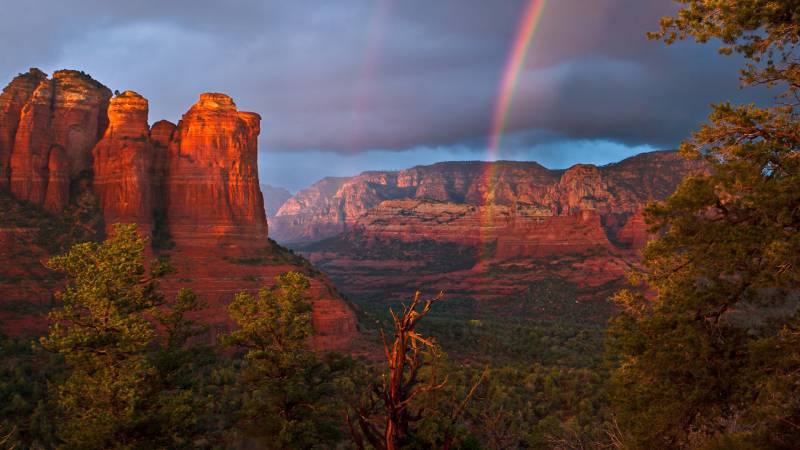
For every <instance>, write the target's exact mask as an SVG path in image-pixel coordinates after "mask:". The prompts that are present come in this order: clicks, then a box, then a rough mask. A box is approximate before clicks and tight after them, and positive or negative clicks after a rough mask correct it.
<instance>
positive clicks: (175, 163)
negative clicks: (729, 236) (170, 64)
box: [166, 94, 267, 245]
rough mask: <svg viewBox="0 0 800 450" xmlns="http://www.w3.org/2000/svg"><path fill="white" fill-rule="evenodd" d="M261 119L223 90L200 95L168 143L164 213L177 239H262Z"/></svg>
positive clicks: (223, 241)
mask: <svg viewBox="0 0 800 450" xmlns="http://www.w3.org/2000/svg"><path fill="white" fill-rule="evenodd" d="M260 120H261V118H260V117H259V116H258V114H255V113H246V112H239V111H237V109H236V105H235V104H234V102H233V100H231V98H230V97H228V96H227V95H224V94H202V95H201V96H200V100H199V101H198V102H197V103H195V104H194V106H192V107H191V109H189V111H188V112H187V113H186V114H184V115H183V118H182V119H181V121H180V122H179V123H178V127H177V129H176V130H175V132H174V134H173V137H172V141H171V142H170V146H169V158H168V161H169V163H168V173H169V176H168V179H167V189H166V190H167V202H168V203H167V208H166V210H167V215H168V219H169V228H170V232H171V234H172V237H173V239H174V240H175V242H176V243H185V244H190V245H195V244H203V243H204V242H205V241H208V242H213V243H218V244H223V245H249V244H251V243H252V241H253V239H256V238H260V239H262V240H263V239H266V236H267V222H266V215H265V212H264V203H263V198H262V196H261V190H260V187H259V184H258V165H257V154H256V150H257V138H258V135H259V133H260V128H259V123H260Z"/></svg>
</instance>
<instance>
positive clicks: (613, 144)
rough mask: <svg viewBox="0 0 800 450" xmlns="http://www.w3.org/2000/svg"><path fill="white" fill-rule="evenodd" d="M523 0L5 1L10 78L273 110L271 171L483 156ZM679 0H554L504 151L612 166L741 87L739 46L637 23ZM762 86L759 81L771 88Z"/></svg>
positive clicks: (668, 138) (265, 163)
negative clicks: (64, 78)
mask: <svg viewBox="0 0 800 450" xmlns="http://www.w3.org/2000/svg"><path fill="white" fill-rule="evenodd" d="M526 4H527V0H291V1H289V0H235V1H221V0H191V1H189V0H186V1H175V0H171V1H164V0H158V1H156V0H130V1H109V0H82V1H69V0H50V1H43V0H28V1H25V2H11V1H6V0H3V3H2V14H0V55H2V57H0V78H2V79H3V80H6V81H7V80H10V79H11V78H12V77H13V76H14V75H16V74H17V73H18V72H24V71H26V70H27V69H28V68H29V67H39V68H41V69H42V70H44V71H46V72H48V73H52V72H53V71H54V70H57V69H60V68H74V69H79V70H83V71H85V72H87V73H89V74H91V75H92V76H93V77H94V78H95V79H97V80H99V81H101V82H102V83H104V84H106V85H107V86H108V87H110V88H111V89H119V90H120V91H122V90H125V89H131V90H135V91H137V92H139V93H140V94H142V95H144V96H145V97H146V98H148V99H149V101H150V122H151V123H153V122H155V121H157V120H159V119H162V118H166V119H168V120H171V121H173V122H176V121H177V120H178V119H179V118H180V116H181V114H182V113H183V112H185V111H186V110H187V109H188V108H189V107H190V106H191V105H192V104H193V103H194V102H195V101H196V99H197V96H198V95H199V93H201V92H206V91H217V92H225V93H228V94H229V95H231V96H232V97H233V98H234V100H235V101H236V103H237V104H238V106H239V108H240V109H241V110H249V111H255V112H258V113H260V114H261V115H262V118H263V122H262V135H261V138H260V152H261V153H260V163H261V171H262V172H261V173H262V175H261V176H262V181H263V182H266V183H270V184H273V185H279V186H285V187H288V188H290V189H292V190H297V189H298V188H301V187H304V186H306V185H308V184H310V183H311V182H313V181H315V180H317V179H319V178H321V177H323V176H326V175H353V174H356V173H358V172H360V171H362V170H367V169H399V168H405V167H410V166H413V165H416V164H428V163H432V162H436V161H441V160H474V159H486V158H487V152H486V141H487V140H486V135H487V133H488V130H489V128H490V126H491V116H492V111H493V109H494V105H495V102H496V99H497V91H498V85H499V81H500V77H501V75H502V73H503V70H504V68H505V65H506V61H507V59H508V53H509V50H510V48H511V45H512V42H513V39H514V36H515V34H516V31H517V28H518V25H519V20H520V18H521V17H520V16H521V15H522V11H523V10H524V7H525V5H526ZM674 10H675V5H674V3H673V2H671V1H670V0H549V1H548V3H547V5H546V6H545V8H544V12H543V17H542V21H541V25H540V27H539V29H538V30H537V33H536V37H535V38H534V41H533V43H532V45H531V46H530V48H529V51H528V58H527V60H526V66H525V68H524V71H523V72H522V73H521V76H520V81H519V86H518V89H517V95H516V97H515V98H514V102H513V105H512V108H511V110H510V115H509V122H508V130H507V131H508V136H507V137H506V138H505V139H504V141H503V142H504V146H503V148H502V150H501V152H500V154H499V155H497V156H496V157H498V158H504V159H517V160H536V161H539V162H541V163H543V164H545V165H546V166H549V167H553V168H557V167H567V166H569V165H571V164H574V163H577V162H592V163H599V164H603V163H607V162H612V161H616V160H619V159H621V158H623V157H625V156H629V155H632V154H635V153H638V152H641V151H647V150H651V149H664V148H675V147H677V145H678V143H679V142H680V141H681V140H682V139H683V138H685V137H686V136H687V135H688V134H689V133H690V132H691V130H693V129H696V128H697V126H698V124H699V123H701V122H702V121H703V120H704V118H705V116H706V115H707V113H708V111H709V104H711V103H714V102H719V101H723V100H732V101H735V102H744V101H751V100H754V99H755V98H754V97H753V95H756V94H758V93H757V92H752V91H750V90H747V91H741V90H739V88H738V85H739V83H738V80H737V68H738V67H739V65H740V62H739V61H738V60H737V59H736V58H734V57H724V56H719V55H717V53H716V48H715V47H714V46H706V47H700V46H696V45H693V44H679V45H675V46H671V47H666V46H664V45H663V44H661V43H658V42H651V41H648V40H647V39H646V38H645V36H644V34H645V32H646V31H651V30H654V29H655V28H657V24H658V19H659V17H660V16H662V15H665V14H668V13H670V12H671V11H674ZM760 95H764V94H763V93H761V94H760Z"/></svg>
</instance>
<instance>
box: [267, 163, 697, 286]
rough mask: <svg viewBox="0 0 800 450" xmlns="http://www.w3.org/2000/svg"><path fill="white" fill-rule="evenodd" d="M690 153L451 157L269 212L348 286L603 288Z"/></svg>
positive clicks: (373, 175)
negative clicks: (545, 284) (600, 161)
mask: <svg viewBox="0 0 800 450" xmlns="http://www.w3.org/2000/svg"><path fill="white" fill-rule="evenodd" d="M697 168H698V166H697V165H696V163H693V162H688V161H685V160H683V159H682V158H681V157H680V156H679V155H678V154H677V153H676V152H654V153H647V154H642V155H639V156H636V157H633V158H629V159H626V160H624V161H622V162H619V163H616V164H610V165H607V166H603V167H596V166H592V165H576V166H574V167H571V168H569V169H567V170H549V169H546V168H545V167H542V166H541V165H539V164H537V163H532V162H507V161H501V162H495V163H486V162H451V163H440V164H435V165H432V166H423V167H415V168H413V169H409V170H404V171H400V172H367V173H363V174H361V175H359V176H356V177H353V178H350V179H344V180H341V179H334V180H331V179H325V180H322V181H320V182H319V183H317V184H316V185H314V186H312V187H311V188H309V189H306V190H304V191H301V192H298V193H297V195H295V196H294V197H293V198H292V199H290V200H288V201H287V202H286V203H285V204H284V205H283V206H282V207H281V209H280V210H279V211H278V214H277V216H276V217H274V218H271V219H270V226H271V233H272V236H273V237H275V238H276V239H278V240H279V241H281V242H287V243H290V244H292V243H293V244H292V245H293V246H295V248H297V249H299V250H301V251H302V252H303V254H304V255H305V256H307V257H308V258H310V259H311V260H312V261H313V262H314V263H315V264H316V265H317V266H318V267H321V268H322V269H323V270H325V272H326V273H328V274H329V275H330V276H331V277H332V278H333V279H334V281H335V282H336V284H337V286H339V287H340V288H341V289H342V290H343V291H344V292H346V293H347V294H352V295H354V296H361V297H376V296H379V295H384V296H385V295H388V296H390V297H402V296H404V295H407V293H408V292H409V290H413V289H415V288H417V287H420V288H425V289H445V290H447V292H448V293H450V294H451V295H453V296H462V297H469V298H474V299H488V298H499V297H503V298H505V297H511V296H517V295H520V293H523V292H525V291H526V290H527V289H529V288H530V286H531V285H532V283H535V282H537V281H541V280H544V279H550V278H557V279H560V280H565V281H567V282H569V283H573V284H575V285H577V286H578V287H579V288H583V289H585V292H586V293H587V294H586V296H584V297H585V298H589V297H597V296H600V297H602V295H604V292H605V291H606V289H605V288H606V287H609V286H611V285H613V284H614V283H616V282H618V281H619V280H620V279H622V277H623V276H624V273H625V271H626V270H627V269H628V268H629V267H630V265H631V264H632V263H633V262H634V261H635V260H636V256H637V251H638V250H639V249H641V248H642V247H643V245H644V244H645V243H646V241H647V240H648V238H649V236H648V233H647V227H646V225H645V223H644V220H643V216H642V211H643V208H644V206H645V205H646V204H647V203H648V202H650V201H653V200H660V199H664V198H665V197H667V196H668V195H669V194H670V193H671V192H672V191H673V190H674V189H675V188H676V187H677V185H678V183H679V182H680V180H681V179H682V178H683V177H684V176H685V175H686V174H687V173H689V172H691V171H693V170H696V169H697Z"/></svg>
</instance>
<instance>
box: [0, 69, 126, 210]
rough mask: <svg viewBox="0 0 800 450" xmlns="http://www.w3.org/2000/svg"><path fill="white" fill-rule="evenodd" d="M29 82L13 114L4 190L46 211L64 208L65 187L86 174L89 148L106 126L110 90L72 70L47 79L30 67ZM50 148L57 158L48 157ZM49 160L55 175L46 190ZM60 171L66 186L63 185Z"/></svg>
mask: <svg viewBox="0 0 800 450" xmlns="http://www.w3.org/2000/svg"><path fill="white" fill-rule="evenodd" d="M29 78H31V79H36V80H38V81H39V83H38V85H37V86H36V88H35V90H34V91H33V93H32V94H31V95H30V97H29V98H28V101H27V102H26V103H25V105H24V106H23V107H22V109H21V112H20V114H19V122H18V126H17V130H16V134H15V137H14V145H13V148H12V149H11V156H10V161H9V165H8V166H9V170H10V177H9V178H10V190H11V192H12V193H13V194H14V195H15V196H16V197H17V198H19V199H22V200H26V201H29V202H32V203H35V204H37V205H41V206H44V205H48V208H49V209H51V210H52V209H53V208H59V207H63V206H65V205H66V203H65V202H64V201H63V199H64V198H69V195H70V188H71V184H72V183H74V182H76V181H78V180H79V179H81V178H86V177H87V176H88V174H89V173H90V172H91V150H92V148H93V147H94V145H95V144H96V143H97V141H98V139H99V137H100V135H101V134H102V132H103V131H104V130H105V127H106V124H107V122H108V119H107V115H106V110H107V109H108V101H109V98H110V97H111V91H110V90H109V89H108V88H107V87H105V86H103V85H102V84H100V83H98V82H97V81H95V80H93V79H92V78H91V77H89V76H88V75H86V74H84V73H82V72H77V71H74V70H60V71H57V72H55V73H54V74H53V79H52V80H48V79H47V78H46V77H44V76H43V74H41V73H40V72H39V71H34V70H33V69H32V70H31V72H30V73H29ZM13 113H14V110H10V111H8V112H7V113H5V114H4V118H3V119H0V121H11V120H13V115H14V114H13ZM56 148H58V149H59V150H58V151H60V152H63V158H62V156H60V155H56V156H54V157H53V158H51V155H50V153H51V152H52V151H54V149H56ZM51 159H53V160H54V161H53V166H54V167H57V168H58V171H57V172H56V173H53V183H54V185H53V186H50V187H49V188H48V184H49V183H50V178H51V174H50V170H49V167H50V165H51ZM61 163H64V164H65V166H64V167H62V166H61ZM64 172H66V177H67V179H68V180H69V183H68V184H67V183H64V182H63V176H64Z"/></svg>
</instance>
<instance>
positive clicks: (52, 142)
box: [0, 69, 357, 349]
mask: <svg viewBox="0 0 800 450" xmlns="http://www.w3.org/2000/svg"><path fill="white" fill-rule="evenodd" d="M110 97H111V95H110V91H109V90H108V89H107V88H105V87H104V86H102V85H101V84H100V83H97V82H96V81H94V80H92V79H91V78H90V77H89V76H87V75H84V74H83V73H80V72H75V71H59V72H56V73H55V74H54V76H53V79H52V80H48V79H47V77H46V76H45V75H44V74H43V73H41V72H40V71H38V70H35V69H32V70H31V72H30V73H29V74H26V75H22V76H20V77H17V78H16V79H15V80H14V81H13V82H12V84H11V85H9V87H7V88H6V89H5V90H4V92H3V94H2V95H1V96H0V188H3V187H4V185H5V184H8V186H9V192H10V193H11V194H12V195H13V196H14V197H16V199H14V198H11V196H10V195H9V193H8V192H6V191H5V190H0V201H2V202H3V205H4V208H5V209H6V211H4V212H5V213H6V214H5V215H0V219H2V220H0V257H2V258H0V306H2V305H3V304H4V301H5V300H4V299H8V300H9V301H26V299H29V300H31V301H33V300H37V301H39V302H43V303H47V302H48V301H49V300H50V298H51V289H52V288H53V285H54V280H53V277H52V276H51V275H52V274H48V273H47V271H46V270H45V269H44V267H43V266H42V264H41V261H42V260H45V259H47V257H48V254H47V253H48V250H47V248H45V247H43V246H41V245H40V244H39V243H38V241H39V240H41V239H42V236H44V235H45V234H47V227H46V226H45V227H42V224H43V223H46V222H47V221H48V220H50V221H54V220H55V216H53V215H52V214H59V213H62V211H65V209H66V211H65V212H63V213H64V214H68V215H69V217H72V215H73V214H74V215H75V216H76V217H82V213H80V212H78V213H76V211H78V210H80V208H82V207H83V206H86V205H88V206H90V207H93V206H92V205H94V202H93V201H92V199H93V197H92V196H94V197H96V198H97V199H98V200H99V205H100V207H101V209H102V216H103V218H104V222H105V224H106V227H107V228H110V227H111V226H112V225H113V224H114V223H117V222H128V223H136V224H138V225H139V230H140V231H141V232H142V233H143V234H145V235H151V237H152V238H153V241H154V244H155V245H154V249H153V250H152V253H150V254H148V257H149V256H156V255H157V256H163V257H167V258H170V259H171V262H172V264H173V266H174V267H175V268H176V269H177V272H176V273H174V274H171V275H170V276H168V277H167V278H166V279H165V280H163V288H164V290H165V292H166V293H167V295H168V296H170V295H174V294H175V293H177V291H178V289H180V288H182V287H191V288H193V289H194V290H195V291H196V292H198V294H200V295H201V297H202V298H203V300H204V301H205V302H206V303H207V305H208V309H207V310H205V311H203V313H202V317H203V318H204V319H205V320H206V322H207V323H209V324H211V325H212V326H213V327H214V329H226V328H228V327H230V323H229V320H228V315H227V312H226V307H227V304H228V302H229V301H230V300H231V299H233V296H234V294H235V293H237V292H240V291H242V290H248V291H251V292H255V291H257V290H258V289H260V288H261V287H263V286H269V285H271V284H273V283H274V279H275V276H277V275H278V274H280V273H284V272H287V271H290V270H301V271H304V272H305V273H307V274H308V276H309V278H310V279H311V284H312V289H313V291H314V294H313V296H312V297H313V300H312V307H313V322H314V325H315V327H316V331H317V334H316V336H315V338H314V344H315V345H316V346H317V347H318V348H324V349H342V348H344V347H346V346H347V345H348V343H349V342H350V341H351V340H352V339H353V337H354V336H355V335H356V334H357V331H356V320H355V315H354V314H353V312H352V310H351V309H350V308H349V306H348V305H347V303H345V302H344V300H343V299H342V298H341V297H340V296H338V295H337V294H336V293H335V290H334V289H333V288H332V286H331V284H330V282H329V281H328V280H327V278H326V277H325V276H324V275H322V274H320V273H318V272H316V271H312V270H309V269H310V268H309V266H308V264H307V262H305V261H303V260H302V258H299V257H297V256H295V255H293V254H291V253H288V252H287V251H286V250H285V249H281V248H280V247H278V246H277V245H275V244H274V243H272V242H269V241H268V239H267V222H266V217H265V211H264V203H263V198H262V195H261V192H260V189H259V180H258V166H257V145H258V135H259V133H260V120H261V118H260V117H259V115H258V114H255V113H248V112H240V111H237V109H236V105H235V104H234V103H233V101H232V100H231V98H230V97H228V96H226V95H224V94H202V95H201V96H200V100H199V101H198V102H197V103H196V104H195V105H194V106H193V107H192V108H191V109H190V110H189V111H188V112H187V113H186V114H185V115H184V116H183V119H182V120H181V121H180V122H179V124H178V126H175V125H174V124H172V123H170V122H167V121H160V122H157V123H155V124H154V125H153V127H152V130H151V129H149V128H148V124H147V114H148V103H147V100H145V99H144V98H143V97H141V96H140V95H139V94H137V93H135V92H130V91H126V92H124V93H122V94H120V95H118V96H116V97H114V98H113V99H110ZM109 99H110V100H109ZM7 175H8V176H7ZM90 180H91V185H89V181H90ZM78 193H82V194H83V195H80V196H78V195H76V194H78ZM71 195H73V196H74V198H71ZM17 200H25V201H28V202H32V203H34V204H37V205H40V206H42V207H44V208H45V209H46V210H47V211H49V212H50V213H52V214H48V213H47V212H45V211H43V210H42V211H39V215H38V216H37V217H36V218H33V219H32V218H30V217H27V215H25V220H26V221H27V222H26V227H19V226H14V225H15V224H16V223H17V221H18V220H17V219H20V218H22V216H23V215H24V214H28V213H23V212H24V211H27V210H28V208H29V205H28V206H26V205H25V204H23V203H20V202H18V201H17ZM76 203H79V205H76ZM5 206H7V207H5ZM76 207H78V209H77V210H76ZM18 216H19V217H18ZM28 219H30V220H28ZM92 220H93V225H92V227H91V230H97V229H98V228H99V225H98V224H99V223H100V218H99V214H95V215H94V217H93V219H92ZM9 224H10V225H9ZM87 230H88V229H87ZM65 238H67V237H65ZM85 238H93V239H94V238H98V235H97V234H94V235H92V236H88V237H85ZM48 239H49V237H48ZM59 242H60V241H59ZM66 244H67V243H66V242H65V243H64V245H66ZM34 250H35V251H34ZM26 255H30V256H26ZM9 261H13V263H12V264H6V262H9ZM9 280H11V281H9ZM45 281H46V282H45ZM21 286H22V287H25V288H26V289H27V290H26V291H24V292H22V291H20V287H21ZM20 295H21V297H20ZM43 309H46V308H45V307H43ZM0 319H2V320H3V325H4V328H5V331H9V332H14V333H18V332H22V331H24V330H26V329H32V328H35V327H36V326H37V325H38V326H40V327H39V328H41V325H43V324H44V323H45V322H44V319H43V318H41V317H31V316H30V315H25V314H22V315H21V316H20V315H16V316H14V317H6V316H5V315H4V313H3V312H2V311H0ZM6 325H7V326H6Z"/></svg>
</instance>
